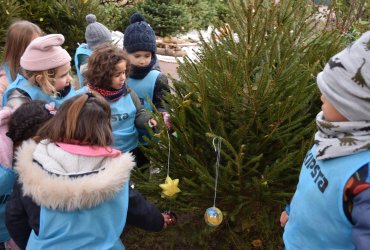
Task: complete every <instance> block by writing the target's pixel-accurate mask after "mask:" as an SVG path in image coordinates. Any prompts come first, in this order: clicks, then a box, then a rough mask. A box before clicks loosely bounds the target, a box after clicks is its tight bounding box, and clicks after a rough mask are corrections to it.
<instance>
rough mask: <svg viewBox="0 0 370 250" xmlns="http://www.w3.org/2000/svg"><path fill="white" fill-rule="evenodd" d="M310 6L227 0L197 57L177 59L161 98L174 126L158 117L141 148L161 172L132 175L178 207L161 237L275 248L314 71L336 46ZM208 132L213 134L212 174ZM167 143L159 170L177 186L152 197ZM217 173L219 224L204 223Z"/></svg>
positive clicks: (311, 109)
mask: <svg viewBox="0 0 370 250" xmlns="http://www.w3.org/2000/svg"><path fill="white" fill-rule="evenodd" d="M315 8H316V7H315V6H313V5H312V1H303V0H294V1H285V0H280V2H279V3H274V1H271V0H255V1H236V0H231V1H230V11H231V12H230V18H229V20H228V25H225V27H222V29H220V30H222V32H219V31H217V30H215V32H214V33H213V35H212V38H211V40H210V41H202V49H201V51H200V52H199V54H198V59H197V60H195V61H192V60H190V59H189V58H185V61H184V63H182V64H181V65H180V68H179V75H180V80H178V81H174V87H173V92H174V94H173V95H171V96H167V101H168V103H169V105H170V107H171V110H170V114H171V121H172V130H173V131H174V133H173V134H172V135H171V136H168V134H167V130H166V129H165V127H164V125H163V122H162V121H161V118H160V116H158V117H157V120H158V121H159V123H160V126H161V127H162V130H160V131H159V132H158V133H157V134H155V137H157V138H158V140H159V141H152V142H151V143H150V147H149V148H148V149H147V150H145V153H146V155H147V156H148V157H149V158H150V160H151V166H150V168H151V169H152V170H153V169H156V168H158V169H160V170H161V172H160V173H159V174H148V173H149V171H145V170H143V169H141V171H136V172H135V173H134V177H133V180H134V182H135V183H136V187H137V188H138V189H139V190H140V191H142V192H143V193H145V194H146V195H147V196H150V197H151V199H152V200H154V201H156V202H157V203H159V204H160V205H161V206H162V207H167V208H171V209H172V210H174V211H176V212H177V213H178V215H179V222H180V223H179V224H181V225H179V226H178V227H177V228H174V229H172V230H173V231H175V232H176V233H173V234H172V235H171V237H175V238H176V237H177V238H176V240H177V241H178V242H182V243H183V244H185V246H188V247H189V246H190V247H194V248H196V249H200V248H207V249H223V248H225V249H230V248H233V247H234V248H241V249H251V247H252V246H255V247H259V246H261V247H264V248H266V249H278V248H281V246H282V243H281V232H282V230H281V228H280V224H279V216H280V213H281V211H282V210H283V209H284V205H285V204H286V203H287V202H289V200H290V198H291V195H292V192H293V191H294V189H295V185H296V183H297V174H298V172H299V170H300V167H301V164H302V160H303V157H304V155H305V154H306V152H307V150H308V149H309V147H310V145H311V144H312V142H313V140H312V139H313V134H314V131H315V124H314V122H313V119H314V117H315V116H316V113H317V112H318V111H319V110H320V106H321V104H320V102H319V98H318V97H319V96H318V91H317V87H316V81H315V78H316V75H317V73H318V72H319V71H320V70H321V69H322V68H323V65H324V63H325V62H326V61H327V60H328V59H329V58H330V57H331V56H332V55H333V54H334V53H335V52H337V51H339V50H340V49H341V48H343V46H344V44H343V43H342V39H341V38H340V37H339V35H338V34H336V33H335V31H327V30H319V29H317V22H320V19H318V18H317V10H316V9H315ZM171 132H172V131H171ZM214 138H217V139H220V140H221V154H220V165H219V170H218V172H217V173H216V170H215V166H216V157H217V153H216V152H215V148H214V145H213V143H212V142H213V139H214ZM169 143H170V144H169ZM169 145H170V148H169ZM169 149H170V159H169V169H170V171H169V173H170V174H169V175H170V176H171V178H173V179H175V178H178V179H179V180H180V184H179V188H180V189H181V193H179V194H178V195H177V197H176V198H173V199H162V198H161V196H160V191H161V190H160V188H159V187H158V184H160V183H162V182H163V181H164V179H165V178H166V175H167V164H168V162H167V161H168V153H169ZM152 172H153V171H152ZM217 174H218V185H217V189H216V194H217V199H216V206H217V207H218V208H219V209H220V210H221V211H222V213H223V215H224V221H223V223H222V224H221V225H220V226H218V227H216V228H211V227H209V226H207V224H205V223H204V220H203V215H204V212H205V210H206V209H207V208H208V207H211V206H212V204H213V199H214V195H215V176H216V175H217ZM168 234H171V230H170V231H169V232H168ZM176 235H177V236H176ZM171 237H170V236H167V237H166V238H167V239H168V238H171ZM184 237H185V238H186V239H183V238H184ZM218 239H220V240H218ZM128 244H129V243H128ZM171 244H172V245H171V247H180V245H176V244H181V243H171ZM231 246H233V247H231ZM278 246H279V247H278ZM167 247H168V246H167Z"/></svg>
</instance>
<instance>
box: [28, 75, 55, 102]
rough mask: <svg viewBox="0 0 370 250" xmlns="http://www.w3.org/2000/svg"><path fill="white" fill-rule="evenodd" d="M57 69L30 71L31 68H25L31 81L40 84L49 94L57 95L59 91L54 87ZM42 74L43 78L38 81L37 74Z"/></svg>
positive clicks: (43, 90)
mask: <svg viewBox="0 0 370 250" xmlns="http://www.w3.org/2000/svg"><path fill="white" fill-rule="evenodd" d="M56 71H57V69H49V70H44V71H30V70H25V69H24V70H23V74H24V76H25V77H26V78H27V80H28V81H29V83H31V84H33V85H36V86H39V87H40V89H41V90H42V92H44V93H45V94H47V95H49V96H56V95H58V91H57V90H56V89H55V87H54V82H55V78H54V77H55V74H56ZM38 75H40V76H41V80H40V81H36V76H38Z"/></svg>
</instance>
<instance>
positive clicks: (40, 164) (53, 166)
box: [14, 140, 135, 211]
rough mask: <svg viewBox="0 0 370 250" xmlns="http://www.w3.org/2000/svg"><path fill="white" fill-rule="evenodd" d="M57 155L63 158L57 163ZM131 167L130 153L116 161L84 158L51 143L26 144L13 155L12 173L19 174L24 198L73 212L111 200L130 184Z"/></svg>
mask: <svg viewBox="0 0 370 250" xmlns="http://www.w3.org/2000/svg"><path fill="white" fill-rule="evenodd" d="M48 145H49V146H51V147H47V146H48ZM50 149H52V151H51V150H50ZM58 155H59V157H60V156H61V155H62V156H63V157H62V158H60V159H58V157H56V156H58ZM61 159H63V160H61ZM71 166H72V167H71ZM134 166H135V163H134V159H133V157H132V155H131V154H129V153H125V154H122V155H120V156H118V157H115V158H113V157H105V156H97V157H91V156H90V157H87V156H80V155H75V154H71V153H68V152H65V151H63V150H62V149H61V148H59V147H57V146H56V145H55V144H53V143H49V144H47V145H45V144H43V143H40V144H36V143H35V141H33V140H28V141H26V142H24V143H23V144H22V146H21V147H20V148H19V149H18V150H17V152H16V164H15V168H14V169H15V171H16V172H18V174H19V181H20V183H21V184H22V187H23V194H24V195H29V196H30V197H32V199H33V201H34V202H36V203H37V204H38V205H41V206H45V207H48V208H50V209H60V210H67V211H73V210H77V209H86V208H91V207H95V206H97V205H99V204H100V203H102V202H104V201H106V200H109V199H111V198H113V197H114V196H115V195H116V194H117V193H118V192H119V191H120V190H121V189H122V187H123V186H124V184H125V183H126V182H128V181H129V179H130V172H131V170H132V168H133V167H134ZM76 167H79V169H80V171H78V170H76ZM71 168H72V170H71ZM69 174H73V176H71V175H69Z"/></svg>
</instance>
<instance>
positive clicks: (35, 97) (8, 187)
mask: <svg viewBox="0 0 370 250" xmlns="http://www.w3.org/2000/svg"><path fill="white" fill-rule="evenodd" d="M87 19H88V20H89V22H90V23H89V25H95V26H96V27H95V28H97V29H93V30H94V31H93V35H92V36H90V35H91V34H87V35H86V40H87V45H86V46H85V45H84V46H85V47H84V49H86V51H87V54H86V56H87V58H86V57H85V58H84V59H83V60H85V61H84V62H82V63H77V64H76V65H77V68H78V70H81V73H79V76H82V77H83V78H84V79H83V80H81V81H80V83H81V87H80V88H79V89H77V90H75V89H74V88H73V87H72V86H71V84H70V83H71V81H72V77H71V75H70V73H69V72H70V61H71V57H70V56H69V54H68V53H67V51H65V50H64V49H63V48H62V47H61V45H62V44H63V41H64V37H63V36H62V35H60V34H51V35H45V36H43V34H42V32H41V30H40V29H39V28H38V27H37V26H36V25H34V24H32V23H29V22H27V21H20V22H16V23H14V24H13V25H12V26H10V28H9V31H8V34H7V38H8V42H7V45H6V47H5V59H4V61H3V67H2V72H1V74H0V77H1V78H0V79H1V82H0V83H1V86H2V89H3V90H5V89H6V90H5V91H4V93H3V95H2V97H3V100H2V105H3V107H2V109H1V110H0V139H1V147H2V149H1V152H0V157H1V158H0V197H1V199H0V202H1V204H0V242H6V244H7V246H8V247H9V248H10V249H18V248H21V249H24V248H28V249H55V247H56V246H58V247H57V248H58V249H123V248H124V247H123V245H122V243H121V241H120V238H119V236H120V235H121V233H122V231H123V228H124V226H125V224H126V223H127V224H131V225H134V226H138V227H140V228H143V229H145V230H148V231H160V230H162V229H164V228H166V226H167V225H169V224H171V223H172V218H170V216H169V215H167V214H165V213H161V212H160V211H159V210H158V209H157V208H156V207H155V206H153V205H152V204H150V203H149V202H148V201H146V200H145V199H144V198H143V196H142V195H141V194H140V193H139V192H138V191H137V190H135V189H133V188H132V187H131V185H130V171H131V170H132V168H133V167H134V166H135V161H136V162H138V160H140V154H139V152H138V151H139V149H138V145H139V139H140V136H139V135H138V134H139V132H138V129H142V130H143V131H144V132H145V129H146V128H148V126H149V127H154V126H156V121H155V120H154V119H152V118H151V117H150V116H149V115H148V113H147V112H146V110H149V111H153V108H152V107H153V106H152V105H151V104H152V103H153V105H154V107H155V109H156V110H157V111H159V112H162V113H163V114H164V115H166V107H165V105H164V102H163V97H164V95H166V94H167V93H169V87H168V83H167V78H166V77H165V76H164V75H163V74H162V73H161V72H160V71H158V70H156V69H154V68H155V65H156V64H157V59H156V54H155V53H156V46H155V34H154V31H153V30H152V28H151V27H150V26H149V25H148V24H147V23H146V22H145V20H144V18H143V17H142V16H141V15H140V14H134V15H133V16H132V17H131V24H130V25H129V26H128V27H127V29H126V30H125V32H124V34H125V36H124V41H123V48H124V50H123V49H122V48H120V47H119V46H116V45H115V44H113V43H111V42H110V40H111V38H110V36H109V31H108V30H106V29H105V27H103V26H102V25H101V24H100V23H97V22H96V18H95V19H94V17H92V16H89V17H88V18H87ZM90 28H92V27H90ZM87 30H88V29H87ZM107 31H108V32H107ZM99 32H101V33H103V34H105V35H104V37H103V38H102V39H101V40H99V39H98V40H99V41H103V40H104V41H103V42H102V43H101V44H97V40H95V41H93V42H92V40H89V39H92V38H94V39H95V38H96V37H95V35H97V34H98V33H99ZM23 36H26V38H21V37H23ZM91 42H92V43H91ZM18 43H20V44H18ZM92 44H93V45H92ZM13 46H14V47H15V46H16V48H15V49H14V48H13ZM15 50H16V51H15ZM86 51H85V52H86ZM19 53H20V54H21V55H20V54H19ZM81 53H82V54H83V52H81ZM75 58H77V59H76V60H78V57H75ZM86 59H87V60H86ZM369 63H370V32H367V33H364V34H363V35H362V36H361V37H360V38H359V39H358V40H357V41H355V42H354V43H353V44H351V45H350V46H349V47H348V48H346V49H344V50H343V51H341V52H340V53H338V54H337V55H335V56H333V57H332V58H331V59H330V61H329V62H328V63H327V65H326V66H325V68H324V70H323V71H322V72H320V73H319V74H318V77H317V83H318V87H319V89H320V91H321V94H322V97H321V100H322V102H323V105H322V112H320V113H319V114H318V115H317V117H316V123H317V128H318V131H317V133H316V134H315V145H314V146H313V147H312V149H311V150H309V152H308V153H307V155H306V158H305V160H304V162H303V165H302V170H301V174H300V177H299V183H298V185H297V190H296V192H295V194H294V197H293V199H292V201H291V203H290V205H289V206H287V208H288V209H287V211H284V212H283V213H282V216H281V219H280V220H281V221H280V222H281V225H282V226H283V227H285V228H284V230H285V231H284V235H283V238H284V244H285V248H286V249H368V248H369V246H370V220H369V218H370V189H369V187H370V172H369V162H370V150H369V149H370V146H369V145H370V134H369V131H370V129H369V127H370V125H369V124H370V123H369V121H370V102H369V100H370V69H369V66H370V64H369ZM81 65H84V68H83V69H82V68H81V67H80V66H81ZM3 79H5V80H3ZM81 79H82V78H81ZM13 149H14V152H15V154H14V157H13ZM132 154H134V155H135V156H136V159H135V158H134V157H133V155H132ZM13 167H14V169H13ZM13 170H14V171H15V172H14V171H13ZM15 173H16V174H15ZM4 219H5V222H4ZM5 225H6V227H5ZM10 238H12V240H10Z"/></svg>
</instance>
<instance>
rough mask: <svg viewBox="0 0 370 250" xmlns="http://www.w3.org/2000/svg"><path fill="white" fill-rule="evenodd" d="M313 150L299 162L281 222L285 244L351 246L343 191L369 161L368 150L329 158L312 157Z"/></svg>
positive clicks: (314, 247)
mask: <svg viewBox="0 0 370 250" xmlns="http://www.w3.org/2000/svg"><path fill="white" fill-rule="evenodd" d="M315 152H316V146H314V147H313V148H312V149H311V150H310V151H309V152H308V153H307V155H306V158H305V160H304V162H303V165H302V170H301V173H300V176H299V182H298V185H297V190H296V192H295V194H294V196H293V199H292V202H291V204H290V214H289V219H288V222H287V224H286V225H285V231H284V235H283V238H284V244H285V248H286V249H287V250H291V249H346V250H349V249H355V246H354V244H353V242H352V238H351V232H352V226H353V225H352V224H351V223H350V221H349V220H348V219H347V217H346V215H345V213H344V210H343V192H344V189H345V185H346V183H347V181H348V180H349V179H350V178H351V176H352V175H353V174H354V173H355V172H356V171H357V170H358V169H360V168H361V167H362V166H364V165H365V164H367V163H368V162H370V150H367V151H364V152H360V153H357V154H352V155H348V156H342V157H337V158H333V159H330V160H316V157H315Z"/></svg>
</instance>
